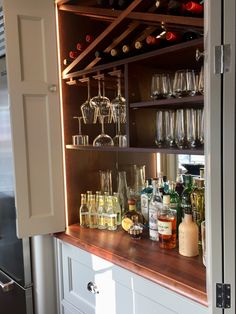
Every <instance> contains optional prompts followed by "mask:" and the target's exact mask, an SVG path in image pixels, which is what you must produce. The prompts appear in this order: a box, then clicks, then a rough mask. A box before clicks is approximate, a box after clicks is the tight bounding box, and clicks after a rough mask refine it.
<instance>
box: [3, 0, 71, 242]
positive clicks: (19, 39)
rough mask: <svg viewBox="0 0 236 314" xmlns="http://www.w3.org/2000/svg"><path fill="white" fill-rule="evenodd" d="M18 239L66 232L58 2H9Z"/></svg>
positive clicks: (8, 44) (5, 4) (5, 5)
mask: <svg viewBox="0 0 236 314" xmlns="http://www.w3.org/2000/svg"><path fill="white" fill-rule="evenodd" d="M3 12H4V17H5V31H6V57H7V73H8V86H9V98H10V108H11V121H12V137H13V151H14V166H15V193H16V208H17V227H18V228H17V229H18V236H19V237H25V236H32V235H37V234H47V233H50V232H57V231H62V230H64V229H65V201H64V183H63V149H62V131H61V112H60V111H61V108H60V96H59V83H58V82H59V75H58V66H57V48H56V47H57V46H56V26H55V11H54V2H53V1H51V0H40V1H32V0H4V1H3Z"/></svg>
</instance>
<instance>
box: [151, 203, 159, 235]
mask: <svg viewBox="0 0 236 314" xmlns="http://www.w3.org/2000/svg"><path fill="white" fill-rule="evenodd" d="M149 228H150V229H152V230H157V228H158V226H157V210H156V209H155V207H152V206H150V208H149Z"/></svg>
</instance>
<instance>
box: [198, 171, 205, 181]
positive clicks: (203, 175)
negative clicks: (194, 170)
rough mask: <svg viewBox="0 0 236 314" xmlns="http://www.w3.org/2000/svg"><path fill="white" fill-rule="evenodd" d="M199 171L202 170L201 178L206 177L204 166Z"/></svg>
mask: <svg viewBox="0 0 236 314" xmlns="http://www.w3.org/2000/svg"><path fill="white" fill-rule="evenodd" d="M199 172H200V178H201V179H205V169H204V168H200V170H199Z"/></svg>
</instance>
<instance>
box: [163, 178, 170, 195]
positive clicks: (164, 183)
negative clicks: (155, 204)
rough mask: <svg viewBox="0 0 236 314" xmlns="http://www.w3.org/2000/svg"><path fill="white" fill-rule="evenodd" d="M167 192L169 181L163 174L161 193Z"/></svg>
mask: <svg viewBox="0 0 236 314" xmlns="http://www.w3.org/2000/svg"><path fill="white" fill-rule="evenodd" d="M168 194H169V181H168V180H167V176H163V195H168Z"/></svg>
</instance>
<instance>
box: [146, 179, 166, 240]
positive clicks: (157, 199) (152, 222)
mask: <svg viewBox="0 0 236 314" xmlns="http://www.w3.org/2000/svg"><path fill="white" fill-rule="evenodd" d="M157 184H158V183H157V180H153V181H152V188H153V193H152V198H151V200H150V204H149V238H150V239H151V240H153V241H159V235H158V219H157V218H158V212H159V211H160V210H161V208H162V206H163V205H162V197H161V194H160V191H159V189H158V186H157Z"/></svg>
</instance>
